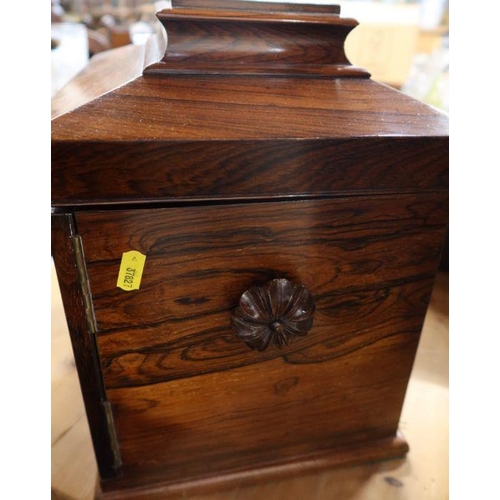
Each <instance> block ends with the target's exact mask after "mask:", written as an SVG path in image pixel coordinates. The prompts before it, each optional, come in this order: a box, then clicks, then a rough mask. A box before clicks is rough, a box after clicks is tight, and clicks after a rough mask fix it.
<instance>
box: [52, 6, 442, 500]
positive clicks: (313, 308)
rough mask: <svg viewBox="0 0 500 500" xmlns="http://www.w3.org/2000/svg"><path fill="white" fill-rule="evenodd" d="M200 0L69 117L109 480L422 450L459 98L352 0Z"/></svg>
mask: <svg viewBox="0 0 500 500" xmlns="http://www.w3.org/2000/svg"><path fill="white" fill-rule="evenodd" d="M174 4H175V2H174ZM197 4H198V5H197ZM200 6H203V3H200V2H196V1H191V2H186V1H184V2H179V3H178V4H177V5H176V6H175V8H174V9H171V10H164V11H161V12H160V13H159V14H158V17H159V19H160V20H161V22H162V23H163V24H164V26H165V30H166V33H167V37H164V38H161V37H160V38H159V39H156V38H152V39H151V40H150V43H149V44H148V45H147V46H145V47H143V50H142V49H141V50H142V53H141V58H140V59H139V61H138V60H137V58H135V59H133V60H130V61H125V62H124V61H122V60H120V61H116V68H114V66H111V69H110V71H111V72H113V71H117V72H118V73H120V75H123V78H121V80H120V82H119V84H116V85H114V86H113V87H112V88H109V89H106V92H98V93H97V94H98V95H95V98H93V99H91V100H88V101H87V102H85V103H84V104H82V105H81V106H78V107H77V108H76V109H73V110H71V111H69V112H66V113H63V114H61V115H60V116H58V117H57V118H55V119H54V120H53V121H52V207H53V209H52V219H53V226H52V227H53V247H52V252H53V258H54V262H55V266H56V271H57V275H58V280H59V285H60V288H61V293H62V298H63V303H64V307H65V312H66V316H67V321H68V326H69V331H70V335H71V340H72V344H73V350H74V354H75V361H76V365H77V369H78V374H79V377H80V384H81V388H82V394H83V398H84V402H85V406H86V411H87V417H88V422H89V426H90V430H91V435H92V440H93V445H94V449H95V453H96V459H97V463H98V467H99V473H100V478H101V481H100V488H99V490H100V491H99V493H98V495H99V496H100V497H102V498H122V497H123V498H148V499H150V498H151V499H152V498H165V497H167V496H168V495H169V494H178V493H186V492H189V491H197V490H201V489H203V488H205V489H206V488H212V489H213V488H219V487H220V488H223V487H226V486H228V485H234V484H245V483H249V482H253V481H255V480H258V479H259V480H260V479H266V478H272V477H277V476H283V475H286V474H295V473H299V472H302V471H304V472H305V471H310V470H315V469H318V468H324V467H332V466H341V465H352V464H357V463H362V462H365V461H372V460H381V459H388V458H394V457H401V456H403V455H405V453H406V452H407V451H408V445H407V443H406V442H405V440H404V438H403V436H401V435H400V434H399V433H398V421H399V416H400V412H401V408H402V405H403V401H404V397H405V391H406V387H407V383H408V379H409V377H410V373H411V369H412V364H413V360H414V357H415V353H416V350H417V346H418V341H419V335H420V331H421V328H422V324H423V320H424V317H425V313H426V310H427V306H428V302H429V298H430V293H431V290H432V287H433V282H434V278H435V275H436V271H437V267H438V264H439V258H440V253H441V248H442V244H443V238H444V235H445V231H446V227H447V217H448V212H447V203H448V180H447V171H448V149H447V148H448V129H447V123H448V119H447V116H446V115H444V114H442V113H440V112H439V111H437V110H435V109H432V108H430V107H428V106H426V105H424V104H422V103H420V102H417V101H415V100H413V99H411V98H409V97H407V96H405V95H403V94H401V93H400V92H397V91H396V90H394V89H391V88H389V87H387V86H385V85H382V84H380V83H377V82H375V81H372V80H371V79H370V75H369V73H368V72H366V71H365V70H362V69H359V68H354V67H353V66H351V64H350V63H349V61H348V60H347V59H346V57H345V54H344V51H343V44H344V40H345V38H346V36H347V35H348V33H349V32H350V31H351V30H352V29H353V28H354V27H355V26H356V22H355V21H354V20H350V19H344V18H342V17H341V16H340V13H339V8H338V7H336V6H317V5H316V6H312V5H300V4H290V5H288V4H276V5H273V4H271V3H260V4H252V3H247V2H237V1H234V2H233V1H229V2H223V1H219V2H214V3H213V4H212V8H210V9H203V8H202V7H200ZM166 38H168V43H165V42H166ZM165 46H166V47H165ZM123 64H128V66H127V67H128V68H130V69H131V70H130V72H128V71H127V70H125V69H124V67H123V66H122V65H123ZM138 66H140V71H139V72H138V73H139V74H135V75H134V76H133V77H130V75H131V74H132V73H133V70H134V68H137V67H138ZM136 73H137V72H136ZM101 75H102V73H101ZM104 76H109V75H103V77H104ZM95 78H99V76H97V77H95ZM115 80H116V78H115ZM116 81H118V80H116Z"/></svg>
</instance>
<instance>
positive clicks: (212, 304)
mask: <svg viewBox="0 0 500 500" xmlns="http://www.w3.org/2000/svg"><path fill="white" fill-rule="evenodd" d="M446 222H447V203H446V196H445V195H444V194H441V193H429V194H421V195H410V194H409V195H401V196H397V197H395V196H377V197H363V198H356V197H352V198H345V199H328V200H310V201H295V202H272V203H253V204H226V205H212V206H191V207H189V206H187V207H186V206H184V207H172V208H158V209H142V210H113V211H111V210H110V211H101V212H81V213H78V214H77V226H78V232H79V234H80V235H81V237H82V241H83V247H84V252H85V260H86V265H87V271H88V276H89V281H90V288H91V292H92V298H93V305H94V313H95V318H96V322H97V329H98V333H97V340H98V346H99V352H100V357H101V362H102V370H103V377H104V384H105V386H106V389H107V396H108V398H109V400H110V403H111V406H112V409H113V415H114V420H115V424H116V430H117V435H118V440H119V444H120V450H121V454H122V459H123V464H124V472H125V476H126V477H128V478H132V479H131V480H132V481H133V477H134V476H136V475H137V476H139V475H141V474H142V475H143V476H144V474H150V475H152V477H151V480H154V477H153V476H155V475H158V477H160V476H161V477H162V478H163V479H167V480H169V479H171V480H172V481H174V480H175V479H176V478H179V477H183V475H185V474H186V470H189V473H190V475H191V476H193V475H194V476H204V475H205V476H206V475H210V474H213V473H215V472H217V471H219V472H220V470H222V469H224V470H230V469H232V468H236V469H237V468H238V467H240V468H245V467H247V466H248V463H249V462H251V463H259V464H265V463H279V462H280V461H283V460H285V459H286V457H287V456H290V454H304V455H307V454H308V453H312V452H315V451H317V450H321V449H323V448H325V449H326V448H332V447H335V446H340V445H343V444H347V443H353V442H360V441H365V440H370V439H375V438H377V437H383V436H389V435H393V434H394V433H395V432H396V429H397V424H398V419H399V415H400V411H401V406H402V403H403V398H404V393H405V389H406V384H407V381H408V377H409V375H410V371H411V367H412V363H413V358H414V355H415V350H416V347H417V343H418V338H419V334H420V330H421V326H422V323H423V320H424V315H425V311H426V307H427V304H428V300H429V297H430V292H431V290H432V284H433V280H434V274H435V271H436V268H437V265H438V262H439V255H440V249H441V244H442V240H443V235H444V230H445V226H446ZM131 250H135V251H139V252H141V253H142V254H144V255H145V256H146V261H145V265H144V270H143V275H142V280H141V283H140V287H139V289H137V290H132V291H125V290H123V289H121V288H118V287H117V278H118V275H119V271H120V264H121V259H122V255H123V253H124V252H128V251H131ZM274 278H286V279H288V280H290V281H291V282H293V283H296V284H299V285H303V286H305V287H306V288H307V289H308V290H309V292H310V293H311V295H312V297H313V300H314V303H315V312H314V316H313V325H312V328H311V329H310V330H309V332H308V333H307V335H305V336H295V337H293V338H292V339H291V340H290V343H289V345H288V346H284V347H279V346H277V345H270V346H269V347H268V348H267V349H265V350H263V351H262V352H259V351H257V350H252V349H250V348H249V347H248V346H247V345H246V344H245V342H243V341H242V340H240V339H239V338H237V336H236V335H235V332H234V331H233V329H232V327H231V316H232V315H233V313H234V311H235V309H236V308H237V306H238V302H239V299H240V297H241V295H242V293H243V292H245V291H246V290H248V289H249V288H251V287H254V286H261V285H264V284H265V283H267V282H269V280H272V279H274Z"/></svg>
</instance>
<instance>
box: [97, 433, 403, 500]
mask: <svg viewBox="0 0 500 500" xmlns="http://www.w3.org/2000/svg"><path fill="white" fill-rule="evenodd" d="M408 451H409V447H408V443H407V442H406V440H405V438H404V437H403V435H402V434H401V433H400V432H398V433H397V435H396V436H393V437H388V438H383V439H378V440H374V441H370V442H369V443H366V442H365V443H359V444H356V445H351V446H345V447H339V448H336V449H331V450H321V451H320V452H318V453H314V454H309V455H307V456H303V457H295V458H294V459H293V460H292V461H289V462H285V463H280V464H271V465H267V466H261V467H255V468H253V469H246V470H235V471H227V472H225V473H223V474H220V475H217V476H206V477H198V478H191V479H186V480H184V481H182V482H158V483H156V484H148V485H147V486H144V487H134V488H130V489H123V488H121V487H120V486H119V484H117V483H119V482H120V479H119V478H117V479H112V480H108V481H104V482H103V483H102V484H100V485H99V486H98V488H97V493H96V499H97V500H121V499H123V500H146V499H147V500H160V499H165V498H173V497H175V498H178V497H179V496H181V497H184V496H189V495H196V494H209V493H213V492H216V491H222V490H229V489H232V488H239V487H248V486H253V485H255V484H258V483H262V482H266V481H277V480H280V479H286V478H289V477H293V476H296V475H304V474H314V473H317V472H320V471H322V470H326V469H331V468H340V467H349V466H354V465H359V464H366V463H369V462H379V461H384V460H391V459H402V458H404V457H405V455H406V454H407V453H408Z"/></svg>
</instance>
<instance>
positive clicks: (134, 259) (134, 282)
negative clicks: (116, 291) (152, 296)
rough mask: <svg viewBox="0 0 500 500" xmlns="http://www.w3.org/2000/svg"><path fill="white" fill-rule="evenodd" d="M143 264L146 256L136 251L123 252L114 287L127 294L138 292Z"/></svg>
mask: <svg viewBox="0 0 500 500" xmlns="http://www.w3.org/2000/svg"><path fill="white" fill-rule="evenodd" d="M145 263H146V256H145V255H143V254H142V253H141V252H137V251H136V250H131V251H130V252H124V253H123V255H122V262H121V264H120V272H119V273H118V281H117V282H116V286H117V287H118V288H121V289H122V290H126V291H127V292H128V291H130V290H139V287H140V286H141V278H142V272H143V271H144V264H145Z"/></svg>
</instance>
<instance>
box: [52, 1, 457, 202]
mask: <svg viewBox="0 0 500 500" xmlns="http://www.w3.org/2000/svg"><path fill="white" fill-rule="evenodd" d="M200 2H201V0H189V2H188V1H187V0H186V1H181V2H179V3H180V4H182V5H183V6H182V7H181V8H177V9H173V10H171V11H162V12H160V13H159V14H158V17H159V19H160V20H161V21H162V23H163V24H164V26H165V28H166V32H167V36H168V45H167V47H166V50H164V49H165V47H164V46H163V45H162V43H161V41H162V40H163V38H162V37H161V36H160V37H158V38H156V37H151V39H150V43H149V44H148V45H146V46H140V47H138V46H129V47H124V48H122V50H120V49H116V50H115V51H110V53H109V54H106V53H103V54H102V55H98V56H95V59H94V58H92V59H91V61H90V64H89V66H88V68H87V69H86V70H84V72H82V73H81V74H80V75H79V76H78V77H77V78H76V79H75V80H74V81H73V82H71V83H70V84H69V85H67V86H66V88H64V89H63V90H62V92H60V93H59V95H58V96H56V98H55V99H54V102H53V105H55V109H56V112H55V113H54V114H55V118H54V119H53V121H52V196H53V200H52V204H53V206H68V205H96V204H99V205H102V204H109V203H119V204H121V203H152V202H158V201H159V202H164V201H179V200H195V199H196V200H198V199H211V200H213V199H228V198H255V197H268V198H274V197H282V196H285V197H289V196H309V195H313V196H317V195H319V194H321V195H331V194H337V193H344V192H352V193H353V192H364V191H371V192H373V191H377V190H379V191H388V190H393V191H394V190H396V191H397V190H401V189H404V190H406V189H416V188H418V189H431V188H443V187H446V186H447V177H446V173H447V136H448V118H447V116H446V115H445V114H444V113H441V112H439V111H437V110H435V109H433V108H431V107H429V106H427V105H425V104H423V103H421V102H418V101H416V100H414V99H412V98H410V97H408V96H405V95H404V94H402V93H400V92H397V91H396V90H394V89H392V88H390V87H388V86H386V85H382V84H379V83H377V82H374V81H372V80H371V79H370V78H369V75H368V73H366V72H365V71H363V70H359V69H358V68H354V67H352V66H351V65H350V63H349V62H348V61H347V59H346V58H345V54H344V47H343V44H344V40H345V37H346V36H347V34H348V33H349V31H350V30H351V29H353V27H354V26H355V25H356V22H355V21H352V20H345V19H342V18H340V16H338V14H337V10H336V9H335V8H333V9H332V10H331V12H330V11H328V9H327V10H324V11H322V9H323V7H318V6H314V7H315V8H316V7H318V9H319V10H316V11H314V10H313V9H312V6H306V5H304V6H301V5H299V6H298V7H294V8H293V9H290V10H288V11H287V10H286V8H285V7H282V6H280V7H279V8H278V7H277V8H276V10H273V11H271V12H268V11H266V12H265V13H263V12H261V11H260V10H259V8H261V9H263V10H265V9H264V7H265V5H266V4H265V3H263V4H262V6H260V7H259V8H257V7H253V9H254V10H252V11H251V12H245V13H244V14H242V13H241V12H240V10H238V9H241V5H240V4H241V3H242V2H237V1H228V2H227V6H231V8H228V9H225V10H224V11H222V10H220V9H214V10H213V11H210V12H207V10H206V9H204V10H203V9H198V8H195V7H197V6H196V5H195V6H194V7H190V8H188V7H186V6H185V5H188V4H189V5H191V6H192V5H193V4H197V3H198V4H199V3H200ZM212 3H213V4H217V3H219V4H220V3H223V2H222V0H213V2H212ZM284 5H285V4H284ZM280 9H285V10H284V11H280ZM162 54H163V55H162ZM75 96H77V98H76V100H75ZM82 96H83V97H82Z"/></svg>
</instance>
